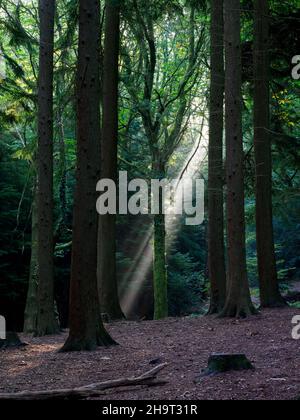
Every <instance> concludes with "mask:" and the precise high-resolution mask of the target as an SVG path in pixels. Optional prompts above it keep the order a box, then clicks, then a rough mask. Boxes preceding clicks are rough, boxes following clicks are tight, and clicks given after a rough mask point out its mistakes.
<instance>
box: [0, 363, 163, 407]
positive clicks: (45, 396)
mask: <svg viewBox="0 0 300 420" xmlns="http://www.w3.org/2000/svg"><path fill="white" fill-rule="evenodd" d="M167 365H168V364H167V363H163V364H161V365H159V366H156V367H155V368H154V369H151V370H150V371H148V372H146V373H144V374H143V375H141V376H138V377H133V378H121V379H115V380H111V381H106V382H99V383H94V384H90V385H86V386H82V387H79V388H73V389H54V390H50V391H24V392H17V393H0V400H1V401H5V400H6V401H7V400H14V401H20V400H23V401H24V400H43V401H45V400H72V399H74V400H83V399H86V398H92V397H97V396H99V395H101V394H103V391H106V390H108V389H113V388H122V387H131V386H132V387H135V386H158V385H165V384H166V383H167V381H166V380H156V377H157V375H158V373H159V372H160V371H161V370H163V369H164V368H165V367H166V366H167Z"/></svg>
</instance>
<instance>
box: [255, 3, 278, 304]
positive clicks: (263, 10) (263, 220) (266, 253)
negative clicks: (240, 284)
mask: <svg viewBox="0 0 300 420" xmlns="http://www.w3.org/2000/svg"><path fill="white" fill-rule="evenodd" d="M254 7H255V22H254V147H255V160H256V237H257V257H258V271H259V280H260V298H261V306H262V307H278V306H284V305H285V302H284V299H283V298H282V296H281V295H280V291H279V286H278V278H277V268H276V257H275V246H274V233H273V215H272V152H271V139H270V134H269V130H270V89H269V71H270V69H269V66H270V64H269V52H268V49H269V22H268V20H269V17H268V16H269V6H268V0H255V1H254Z"/></svg>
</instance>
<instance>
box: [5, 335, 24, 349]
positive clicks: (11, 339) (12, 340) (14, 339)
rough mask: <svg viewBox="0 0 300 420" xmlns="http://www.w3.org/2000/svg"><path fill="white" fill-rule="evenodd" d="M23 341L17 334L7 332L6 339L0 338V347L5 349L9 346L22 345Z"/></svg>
mask: <svg viewBox="0 0 300 420" xmlns="http://www.w3.org/2000/svg"><path fill="white" fill-rule="evenodd" d="M24 346H26V344H25V343H22V341H21V340H20V339H19V336H18V334H17V333H15V332H7V333H6V339H5V340H0V349H6V348H11V347H24Z"/></svg>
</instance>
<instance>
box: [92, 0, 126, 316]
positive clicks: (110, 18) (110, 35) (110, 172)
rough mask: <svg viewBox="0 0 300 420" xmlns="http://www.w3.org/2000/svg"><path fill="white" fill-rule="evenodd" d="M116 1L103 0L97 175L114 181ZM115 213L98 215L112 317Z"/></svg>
mask: <svg viewBox="0 0 300 420" xmlns="http://www.w3.org/2000/svg"><path fill="white" fill-rule="evenodd" d="M119 46H120V2H119V1H115V0H107V1H106V10H105V46H104V61H103V124H102V139H101V140H102V141H101V178H103V179H112V180H114V181H115V183H116V184H117V180H118V94H119V91H118V82H119ZM116 252H117V250H116V216H115V215H110V214H107V215H101V216H100V218H99V235H98V281H99V293H100V302H101V310H102V312H104V313H105V314H107V315H108V316H109V318H110V319H112V320H117V319H122V318H124V315H123V313H122V310H121V307H120V303H119V296H118V283H117V272H116Z"/></svg>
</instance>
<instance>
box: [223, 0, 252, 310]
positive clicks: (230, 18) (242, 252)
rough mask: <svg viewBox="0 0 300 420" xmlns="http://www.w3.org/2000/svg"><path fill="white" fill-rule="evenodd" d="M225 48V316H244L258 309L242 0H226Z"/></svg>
mask: <svg viewBox="0 0 300 420" xmlns="http://www.w3.org/2000/svg"><path fill="white" fill-rule="evenodd" d="M225 51H226V72H225V103H226V150H227V156H226V161H227V162H226V166H227V168H226V171H227V235H228V245H227V246H228V281H227V286H228V291H227V299H226V304H225V308H224V310H223V311H222V316H229V317H245V316H247V315H250V314H253V313H254V312H255V309H254V307H253V305H252V302H251V298H250V291H249V285H248V278H247V267H246V245H245V203H244V201H245V199H244V196H245V193H244V168H243V160H244V159H243V157H244V153H243V133H242V74H241V72H242V64H241V22H240V1H239V0H226V1H225Z"/></svg>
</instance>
